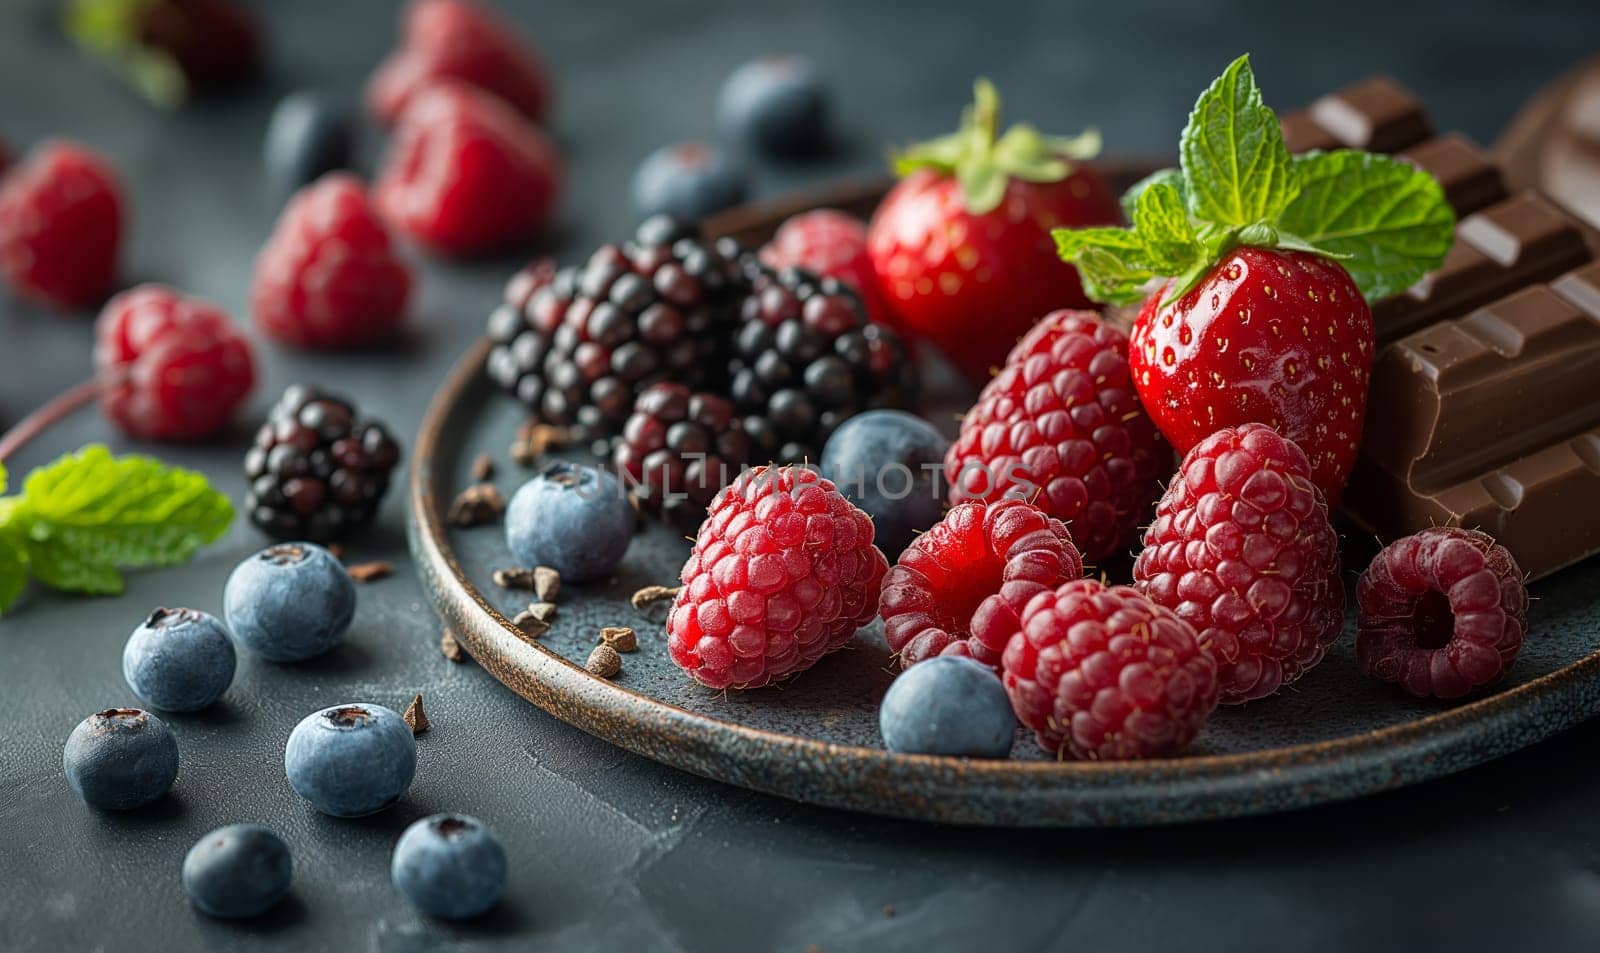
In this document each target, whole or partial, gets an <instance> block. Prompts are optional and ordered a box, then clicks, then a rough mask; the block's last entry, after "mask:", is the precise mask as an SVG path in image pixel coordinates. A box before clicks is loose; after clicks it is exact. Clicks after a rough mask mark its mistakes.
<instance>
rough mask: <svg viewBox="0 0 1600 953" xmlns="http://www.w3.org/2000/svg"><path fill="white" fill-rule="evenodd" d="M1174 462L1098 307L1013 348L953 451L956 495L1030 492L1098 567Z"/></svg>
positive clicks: (1119, 340)
mask: <svg viewBox="0 0 1600 953" xmlns="http://www.w3.org/2000/svg"><path fill="white" fill-rule="evenodd" d="M1171 465H1172V451H1171V450H1170V449H1168V447H1167V444H1166V441H1164V440H1162V439H1161V433H1160V431H1158V430H1156V427H1155V424H1154V423H1152V422H1151V420H1150V417H1149V415H1148V414H1146V413H1145V412H1144V408H1143V407H1141V406H1140V405H1139V399H1138V397H1137V396H1136V395H1135V394H1134V389H1133V380H1132V379H1131V378H1130V377H1129V375H1128V337H1127V335H1125V334H1123V333H1122V331H1121V330H1120V329H1118V328H1115V327H1113V326H1111V325H1110V324H1107V323H1106V322H1104V321H1102V320H1100V318H1099V317H1098V316H1097V315H1095V314H1094V313H1093V312H1089V311H1055V312H1052V313H1050V314H1048V315H1046V316H1045V317H1044V318H1043V319H1042V320H1040V322H1039V323H1038V324H1037V325H1035V326H1034V327H1033V329H1032V330H1031V331H1029V332H1028V334H1027V335H1026V336H1025V337H1024V338H1023V339H1022V340H1021V341H1020V342H1019V343H1018V344H1017V346H1016V347H1015V348H1013V349H1012V351H1011V354H1010V356H1009V357H1008V358H1007V359H1006V364H1005V367H1004V368H1002V369H1001V371H1000V374H999V376H997V377H996V378H995V379H994V380H992V381H990V382H989V384H988V385H987V386H986V387H984V389H983V394H982V395H981V396H979V398H978V403H977V405H976V406H975V407H973V408H972V410H971V411H969V412H968V413H967V415H966V416H965V417H964V418H963V419H962V421H961V431H960V433H959V434H958V435H957V437H956V442H955V443H954V444H952V445H951V447H950V450H949V452H948V453H947V454H946V456H945V477H946V479H948V480H949V482H950V501H951V502H952V503H954V502H958V501H960V500H964V499H968V500H970V499H982V500H996V499H999V498H1000V497H1002V496H1006V495H1012V496H1016V495H1023V496H1025V498H1027V499H1030V500H1033V501H1034V502H1035V503H1037V504H1038V505H1039V506H1040V507H1041V508H1043V509H1044V511H1045V512H1046V513H1049V514H1050V515H1051V516H1054V517H1056V518H1057V519H1059V520H1061V521H1062V522H1064V523H1066V524H1067V528H1068V529H1070V530H1072V538H1073V540H1074V541H1076V542H1077V544H1078V546H1079V547H1080V548H1081V549H1082V550H1083V557H1084V559H1086V560H1088V561H1089V562H1090V563H1096V562H1099V561H1101V560H1103V559H1106V558H1107V557H1109V556H1111V555H1113V554H1115V553H1116V552H1118V551H1119V550H1122V549H1125V548H1126V547H1127V546H1128V545H1129V544H1131V543H1132V542H1133V541H1134V539H1136V538H1137V534H1138V527H1139V525H1140V524H1141V523H1142V522H1143V521H1144V520H1145V518H1146V517H1147V515H1148V513H1149V511H1150V504H1151V503H1152V502H1154V501H1155V498H1156V496H1157V494H1158V493H1159V491H1160V486H1159V483H1158V481H1159V480H1160V479H1161V478H1162V477H1165V476H1166V475H1167V474H1168V472H1169V470H1170V467H1171Z"/></svg>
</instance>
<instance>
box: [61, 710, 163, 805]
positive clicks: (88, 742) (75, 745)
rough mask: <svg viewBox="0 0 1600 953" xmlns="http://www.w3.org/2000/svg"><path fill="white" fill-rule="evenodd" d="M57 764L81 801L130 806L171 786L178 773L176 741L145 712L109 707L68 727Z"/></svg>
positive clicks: (91, 803)
mask: <svg viewBox="0 0 1600 953" xmlns="http://www.w3.org/2000/svg"><path fill="white" fill-rule="evenodd" d="M61 767H62V768H63V769H64V770H65V771H66V772H67V783H68V784H71V785H72V790H74V791H76V792H78V796H79V797H81V798H83V801H84V803H85V804H88V805H89V806H90V807H93V808H98V809H100V810H102V811H126V810H131V809H132V808H136V807H142V806H144V805H146V804H149V803H150V802H151V801H154V800H155V799H156V798H158V797H160V796H161V795H163V794H165V793H167V791H169V790H171V788H172V782H173V781H174V780H176V779H177V777H178V740H177V739H176V738H174V737H173V736H172V732H171V731H170V730H168V728H167V726H166V725H164V724H162V722H161V719H159V718H157V717H156V716H155V715H152V714H150V713H149V712H147V711H140V710H139V709H137V708H107V709H106V710H105V711H101V712H96V713H94V714H93V715H90V716H89V717H88V718H85V719H84V720H83V721H81V722H79V723H78V727H76V728H74V729H72V734H71V735H69V736H68V737H67V747H66V750H64V751H62V753H61Z"/></svg>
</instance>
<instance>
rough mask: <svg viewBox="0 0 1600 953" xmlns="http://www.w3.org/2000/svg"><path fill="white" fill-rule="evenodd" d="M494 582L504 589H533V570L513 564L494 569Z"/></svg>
mask: <svg viewBox="0 0 1600 953" xmlns="http://www.w3.org/2000/svg"><path fill="white" fill-rule="evenodd" d="M494 584H495V585H497V586H499V587H500V588H502V589H528V590H532V589H533V570H532V569H524V568H522V567H521V566H511V567H508V568H506V569H496V570H495V571H494Z"/></svg>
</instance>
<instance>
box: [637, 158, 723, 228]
mask: <svg viewBox="0 0 1600 953" xmlns="http://www.w3.org/2000/svg"><path fill="white" fill-rule="evenodd" d="M746 191H747V187H746V185H745V179H744V171H743V170H742V169H740V168H739V166H738V165H736V164H735V163H733V162H732V161H730V160H729V159H728V157H727V156H725V155H723V153H722V152H721V151H720V150H718V149H716V148H714V147H712V146H709V145H706V144H705V143H701V142H683V143H679V144H677V145H671V146H662V147H661V148H659V149H657V150H656V151H654V152H652V153H650V155H648V156H646V157H645V160H644V162H642V163H640V165H639V169H638V171H637V172H635V173H634V174H633V207H634V211H636V212H637V213H638V214H639V217H640V218H649V217H650V216H652V215H663V214H665V215H670V216H672V217H673V218H675V219H678V220H680V221H685V222H698V221H699V220H701V219H703V218H705V217H706V216H708V215H711V214H713V213H715V212H720V211H722V210H723V209H725V208H729V207H730V206H734V205H738V204H739V203H740V202H742V201H744V197H745V193H746Z"/></svg>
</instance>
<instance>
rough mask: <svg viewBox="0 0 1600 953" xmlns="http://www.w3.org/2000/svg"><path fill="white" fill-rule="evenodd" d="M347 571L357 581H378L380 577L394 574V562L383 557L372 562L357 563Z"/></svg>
mask: <svg viewBox="0 0 1600 953" xmlns="http://www.w3.org/2000/svg"><path fill="white" fill-rule="evenodd" d="M345 572H348V573H349V574H350V578H351V579H354V580H355V581H356V582H377V581H378V580H379V579H383V578H385V577H387V576H392V575H394V563H391V562H388V561H387V560H382V559H380V560H376V561H374V562H370V563H356V564H355V565H353V566H350V567H349V568H347V569H346V570H345Z"/></svg>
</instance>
